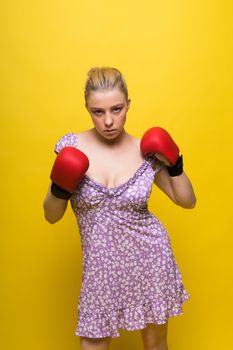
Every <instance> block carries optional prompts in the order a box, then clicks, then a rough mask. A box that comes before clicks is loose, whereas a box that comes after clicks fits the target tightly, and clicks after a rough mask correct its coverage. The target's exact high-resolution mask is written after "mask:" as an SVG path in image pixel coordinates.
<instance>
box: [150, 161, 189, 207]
mask: <svg viewBox="0 0 233 350" xmlns="http://www.w3.org/2000/svg"><path fill="white" fill-rule="evenodd" d="M154 183H155V185H157V186H158V187H159V188H160V189H161V190H162V191H163V192H164V193H165V194H166V195H167V196H168V197H169V198H170V199H171V200H172V201H173V202H174V203H175V204H177V205H179V206H180V207H183V208H186V209H192V208H194V207H195V205H196V196H195V193H194V190H193V187H192V184H191V182H190V180H189V178H188V176H187V175H186V174H185V172H184V171H183V173H182V174H180V175H178V176H170V175H169V173H168V171H167V169H166V167H163V168H162V169H161V170H160V171H159V172H158V173H156V175H155V178H154Z"/></svg>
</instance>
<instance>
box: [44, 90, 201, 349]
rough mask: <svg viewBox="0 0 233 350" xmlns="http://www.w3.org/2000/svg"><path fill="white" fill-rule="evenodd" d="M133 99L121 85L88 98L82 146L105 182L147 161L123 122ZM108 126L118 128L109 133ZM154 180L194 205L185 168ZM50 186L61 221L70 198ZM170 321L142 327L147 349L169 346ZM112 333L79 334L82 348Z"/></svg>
mask: <svg viewBox="0 0 233 350" xmlns="http://www.w3.org/2000/svg"><path fill="white" fill-rule="evenodd" d="M129 107H130V100H129V99H128V100H127V101H126V98H125V95H124V94H123V93H122V92H121V91H120V90H119V89H118V88H115V89H112V90H108V91H106V90H105V91H103V90H99V91H95V92H92V93H91V95H90V96H89V98H88V100H87V102H86V108H87V111H88V112H89V114H90V116H91V119H92V122H93V128H91V129H89V130H86V131H83V132H81V133H79V134H78V136H79V149H80V150H81V151H83V152H84V153H85V154H86V155H87V157H88V159H89V162H90V166H89V168H88V170H87V172H86V174H87V175H88V176H90V177H91V178H93V179H94V180H95V181H97V182H99V183H101V184H102V185H104V186H106V187H108V188H110V187H117V186H118V185H121V184H122V183H125V182H126V181H127V180H128V179H129V178H131V177H132V176H133V175H134V173H135V172H136V170H137V169H138V168H139V167H140V166H141V164H142V163H143V161H144V158H143V155H142V154H141V151H140V139H137V138H135V137H134V136H132V135H130V134H129V133H128V132H126V130H125V128H124V125H125V122H126V115H127V111H128V109H129ZM107 129H116V131H115V132H113V133H107V132H106V131H105V130H107ZM155 156H156V158H157V159H158V162H157V164H163V163H165V164H166V165H169V162H168V161H167V160H166V159H165V158H164V157H163V156H162V155H161V154H155ZM154 184H155V185H156V186H157V187H158V188H159V189H160V190H161V191H163V192H164V193H165V194H166V195H167V196H168V197H169V198H170V200H172V201H173V202H174V203H175V204H176V205H178V206H180V207H182V208H186V209H191V208H194V207H195V204H196V197H195V194H194V190H193V187H192V184H191V182H190V180H189V178H188V176H187V175H186V174H185V171H184V172H183V173H182V174H181V175H179V176H175V177H170V176H169V174H168V172H167V170H166V167H164V168H163V169H161V170H160V171H159V172H158V173H156V175H155V178H154ZM50 186H51V183H50V184H49V189H48V192H47V194H46V197H45V199H44V202H43V208H44V216H45V219H46V220H47V221H48V222H49V223H51V224H54V223H56V222H57V221H59V220H60V219H61V218H62V217H63V215H64V214H65V211H66V209H67V203H68V201H67V200H63V199H58V198H56V197H55V196H54V195H53V194H52V193H51V191H50ZM167 328H168V322H166V323H165V324H162V325H156V324H152V323H149V324H147V327H145V328H144V329H142V330H141V337H142V342H143V346H144V350H168V346H167ZM111 339H112V338H111V337H105V338H98V339H95V338H87V337H82V336H81V337H80V349H81V350H107V349H109V346H110V343H111Z"/></svg>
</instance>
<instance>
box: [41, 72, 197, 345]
mask: <svg viewBox="0 0 233 350" xmlns="http://www.w3.org/2000/svg"><path fill="white" fill-rule="evenodd" d="M85 102H86V103H85V106H86V108H87V110H88V112H89V114H90V116H91V119H92V122H93V125H94V126H93V128H91V129H89V130H86V131H83V132H80V133H78V134H75V133H73V132H70V133H68V134H66V135H64V136H62V137H61V138H60V139H59V140H58V142H57V144H56V145H55V152H56V153H57V154H58V155H57V158H56V160H57V162H58V161H59V166H58V165H56V166H55V163H56V160H55V163H54V167H53V170H52V172H51V176H50V177H51V179H52V182H51V183H50V185H49V189H48V193H47V195H46V197H45V200H44V203H43V206H44V213H45V218H46V220H47V221H48V222H50V223H55V222H57V221H58V220H60V219H61V218H62V216H63V215H64V213H65V211H66V208H67V203H68V200H69V199H70V202H71V206H72V209H73V212H74V214H75V216H76V218H77V223H78V227H79V231H80V236H81V243H82V250H83V275H82V287H81V291H80V296H79V300H78V326H77V329H76V332H75V334H76V335H79V336H80V345H81V350H87V349H88V350H94V349H96V350H97V349H98V350H106V349H108V347H109V344H110V342H111V338H113V337H118V336H119V335H120V334H119V332H118V331H119V329H120V328H122V329H128V330H135V329H140V330H141V335H142V341H143V345H144V349H145V350H149V349H150V350H151V349H153V350H155V349H160V350H161V349H163V350H165V349H168V347H167V327H168V317H170V316H176V315H179V314H182V313H183V312H182V304H183V303H184V301H186V300H187V299H188V298H189V294H188V292H187V291H186V290H185V288H184V286H183V283H182V279H181V274H180V271H179V268H178V266H177V263H176V261H175V257H174V255H173V252H172V247H171V243H170V239H169V236H168V234H167V232H166V230H165V228H164V227H163V225H162V224H161V222H160V221H159V219H157V218H156V217H155V216H154V215H153V214H152V213H151V212H149V210H148V207H147V202H148V200H149V197H150V193H151V189H152V184H153V183H155V184H156V185H157V186H158V187H159V188H160V189H161V190H162V191H163V192H164V193H165V194H166V195H167V196H168V197H169V198H170V199H171V200H172V201H173V202H174V203H175V204H176V205H179V206H181V207H183V208H194V206H195V203H196V198H195V194H194V191H193V188H192V185H191V183H190V180H189V179H188V177H187V175H186V174H185V172H184V171H183V169H182V171H179V172H178V173H176V172H175V173H173V175H170V171H171V169H173V171H174V169H175V170H176V165H174V166H173V165H171V163H170V162H169V161H168V159H166V157H164V155H161V154H159V153H157V152H154V154H147V155H146V154H143V152H142V150H141V149H140V147H141V140H140V139H137V138H135V137H134V136H132V135H130V134H129V133H128V132H127V131H126V130H125V128H124V126H125V122H126V114H127V111H128V109H129V107H130V99H129V98H128V92H127V85H126V82H125V80H124V78H123V76H122V74H121V73H120V72H119V70H117V69H115V68H110V67H101V68H97V67H95V68H92V69H90V71H89V72H88V79H87V81H86V85H85ZM69 146H71V147H72V148H69ZM61 151H62V152H61ZM73 151H75V152H77V154H75V155H74V154H72V155H71V156H72V157H74V158H75V159H78V161H77V164H78V166H77V167H78V176H77V182H76V184H75V185H72V186H70V184H67V181H68V182H69V178H71V177H72V173H73V172H74V170H73V162H70V152H73ZM63 152H64V153H63ZM65 152H69V154H68V157H67V153H65ZM152 153H153V152H152ZM58 159H59V160H58ZM179 159H180V158H179ZM79 161H80V162H79ZM70 163H72V165H71V166H70ZM80 163H81V168H80ZM75 166H76V162H75ZM67 169H68V170H67ZM80 169H81V170H80ZM61 174H62V176H60V175H61ZM174 174H175V175H174ZM59 177H60V182H59V180H58V178H59Z"/></svg>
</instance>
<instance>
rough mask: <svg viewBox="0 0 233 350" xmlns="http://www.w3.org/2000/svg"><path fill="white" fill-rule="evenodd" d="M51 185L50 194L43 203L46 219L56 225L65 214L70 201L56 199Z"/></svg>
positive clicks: (48, 193)
mask: <svg viewBox="0 0 233 350" xmlns="http://www.w3.org/2000/svg"><path fill="white" fill-rule="evenodd" d="M51 185H52V182H51V183H50V185H49V189H48V192H47V194H46V197H45V199H44V202H43V208H44V217H45V219H46V220H47V221H48V222H49V223H50V224H55V223H56V222H57V221H59V220H60V219H61V218H62V217H63V215H64V214H65V211H66V208H67V205H68V200H66V199H60V198H57V197H55V196H54V195H53V194H52V192H51Z"/></svg>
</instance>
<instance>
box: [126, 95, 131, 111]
mask: <svg viewBox="0 0 233 350" xmlns="http://www.w3.org/2000/svg"><path fill="white" fill-rule="evenodd" d="M130 103H131V99H130V98H129V99H128V102H127V110H128V109H129V107H130Z"/></svg>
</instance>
